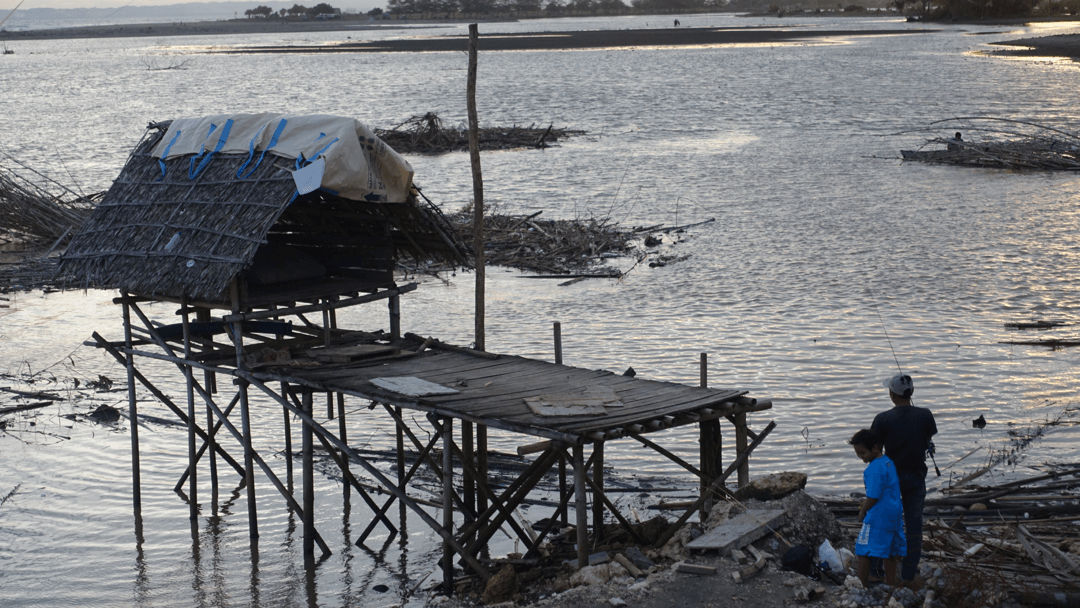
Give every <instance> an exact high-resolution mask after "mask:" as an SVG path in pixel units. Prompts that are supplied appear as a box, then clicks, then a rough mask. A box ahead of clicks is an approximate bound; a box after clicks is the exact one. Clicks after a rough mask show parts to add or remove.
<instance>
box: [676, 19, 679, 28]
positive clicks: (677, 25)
mask: <svg viewBox="0 0 1080 608" xmlns="http://www.w3.org/2000/svg"><path fill="white" fill-rule="evenodd" d="M675 27H679V20H678V19H676V20H675Z"/></svg>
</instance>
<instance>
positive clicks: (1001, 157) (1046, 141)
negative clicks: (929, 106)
mask: <svg viewBox="0 0 1080 608" xmlns="http://www.w3.org/2000/svg"><path fill="white" fill-rule="evenodd" d="M920 131H931V132H940V131H946V132H947V133H949V135H947V136H940V135H938V136H934V137H931V138H929V139H927V141H926V142H925V143H924V144H923V145H922V146H921V147H920V148H919V149H917V150H901V151H900V154H901V156H902V157H903V159H904V160H913V161H921V162H928V163H938V164H948V165H959V166H965V167H988V168H997V169H1014V170H1040V171H1080V134H1078V133H1075V132H1070V131H1066V130H1063V129H1059V128H1056V127H1052V126H1049V125H1042V124H1038V123H1034V122H1028V121H1023V120H1013V119H1008V118H995V117H989V116H969V117H958V118H950V119H946V120H939V121H936V122H933V123H930V125H929V126H928V127H926V128H924V129H920ZM971 133H975V134H977V137H978V139H972V138H970V137H968V138H967V139H965V136H970V134H971ZM928 147H929V149H927V148H928Z"/></svg>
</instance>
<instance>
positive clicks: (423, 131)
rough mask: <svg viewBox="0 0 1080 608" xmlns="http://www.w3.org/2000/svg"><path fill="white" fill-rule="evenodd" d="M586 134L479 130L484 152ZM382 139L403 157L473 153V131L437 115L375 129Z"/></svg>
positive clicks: (548, 130)
mask: <svg viewBox="0 0 1080 608" xmlns="http://www.w3.org/2000/svg"><path fill="white" fill-rule="evenodd" d="M582 133H584V131H573V130H569V129H556V128H554V127H553V126H552V125H548V126H547V127H546V128H543V127H536V126H535V125H534V126H529V127H518V126H513V127H486V128H481V129H479V132H478V133H477V139H478V143H479V146H480V149H481V150H508V149H511V148H546V147H548V145H549V144H552V143H555V142H556V141H558V140H559V139H564V138H566V137H569V136H571V135H581V134H582ZM375 134H376V135H378V136H379V139H381V140H383V141H384V142H386V144H387V145H389V146H390V147H391V148H393V149H394V150H396V151H398V152H401V153H403V154H442V153H443V152H453V151H457V150H468V149H469V130H468V129H467V128H465V127H446V126H444V125H443V123H442V120H441V119H440V118H439V117H438V116H437V115H436V114H435V113H433V112H428V113H427V114H424V115H423V116H413V117H411V118H409V119H408V120H406V121H405V122H403V123H401V124H399V125H397V126H395V127H393V128H391V129H375Z"/></svg>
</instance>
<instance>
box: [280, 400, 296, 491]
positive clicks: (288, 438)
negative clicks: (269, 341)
mask: <svg viewBox="0 0 1080 608" xmlns="http://www.w3.org/2000/svg"><path fill="white" fill-rule="evenodd" d="M288 394H289V392H288V388H287V387H286V385H285V383H284V382H282V383H281V396H282V397H287V396H288ZM281 414H282V417H283V418H284V421H283V422H284V427H283V428H284V430H285V484H286V487H287V488H289V494H290V495H293V494H294V493H295V492H296V486H295V485H294V483H293V445H292V419H291V418H290V417H289V408H287V407H282V408H281Z"/></svg>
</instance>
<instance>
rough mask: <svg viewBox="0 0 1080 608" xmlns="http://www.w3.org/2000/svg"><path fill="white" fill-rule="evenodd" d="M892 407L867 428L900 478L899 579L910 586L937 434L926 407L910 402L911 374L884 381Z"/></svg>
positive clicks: (919, 548) (919, 547) (918, 553)
mask: <svg viewBox="0 0 1080 608" xmlns="http://www.w3.org/2000/svg"><path fill="white" fill-rule="evenodd" d="M885 386H886V387H888V389H889V398H890V399H892V402H893V408H892V409H891V410H886V411H884V412H881V413H880V414H878V415H877V416H875V417H874V423H873V424H872V425H871V426H870V429H871V430H872V431H873V432H874V433H876V434H877V435H878V437H880V438H882V439H883V440H884V443H885V454H887V455H888V456H889V458H890V459H892V461H893V463H894V464H895V465H896V472H897V475H898V477H899V478H900V499H901V501H902V502H903V504H904V528H905V532H906V534H907V555H906V556H904V559H903V562H902V565H901V568H900V578H901V579H903V584H904V585H907V586H913V583H914V580H915V575H916V574H918V571H919V570H918V569H919V557H920V556H921V555H922V521H923V502H924V500H925V499H926V453H927V451H928V450H929V448H930V438H931V437H933V436H934V435H935V434H936V433H937V423H935V422H934V415H933V414H932V413H930V410H928V409H926V408H923V407H915V406H914V405H912V404H911V395H912V394H913V393H914V392H915V384H914V383H913V382H912V381H911V376H908V375H907V374H902V373H901V374H896V375H895V376H893V377H892V378H889V379H888V380H887V381H885Z"/></svg>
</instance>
